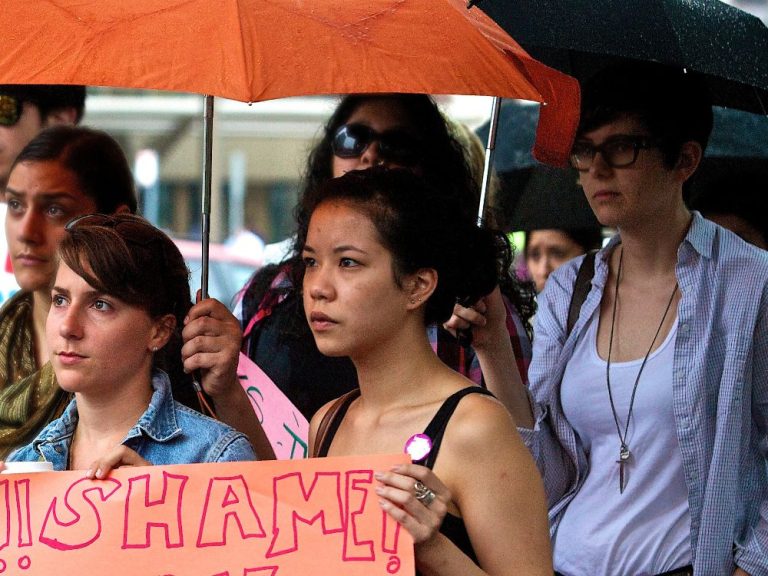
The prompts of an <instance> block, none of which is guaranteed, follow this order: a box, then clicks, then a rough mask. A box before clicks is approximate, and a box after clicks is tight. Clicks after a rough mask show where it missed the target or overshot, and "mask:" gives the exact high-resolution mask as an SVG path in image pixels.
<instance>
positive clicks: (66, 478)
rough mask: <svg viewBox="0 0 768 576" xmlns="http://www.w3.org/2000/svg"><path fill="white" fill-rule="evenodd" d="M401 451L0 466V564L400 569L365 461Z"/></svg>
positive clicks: (262, 575)
mask: <svg viewBox="0 0 768 576" xmlns="http://www.w3.org/2000/svg"><path fill="white" fill-rule="evenodd" d="M407 460H408V458H407V456H406V455H396V456H356V457H348V458H314V459H307V460H303V461H296V462H289V461H277V460H275V461H265V462H237V463H226V464H187V465H178V466H148V467H140V468H123V469H120V470H116V471H114V472H113V473H112V475H111V477H110V478H109V479H107V480H101V481H93V480H88V479H86V478H83V475H82V472H44V473H37V474H7V475H2V476H0V574H14V575H24V574H29V575H30V576H32V575H46V576H47V575H53V574H56V575H57V576H70V575H71V576H75V575H77V576H80V575H81V574H84V573H87V574H109V576H257V575H258V576H304V575H306V574H318V575H322V574H328V575H337V574H343V575H349V576H369V575H370V576H389V575H397V576H400V575H402V576H409V575H413V574H414V560H413V544H412V540H411V538H410V535H409V534H408V533H407V532H406V531H405V530H402V529H401V528H400V527H399V525H398V524H397V523H396V522H394V521H393V520H391V519H390V518H389V516H387V515H386V514H385V513H384V512H383V511H382V510H381V508H380V507H379V505H378V498H377V496H376V493H375V492H374V489H375V486H376V481H375V480H374V479H373V473H374V471H376V470H384V469H388V468H389V467H391V466H393V465H395V464H397V463H402V462H407Z"/></svg>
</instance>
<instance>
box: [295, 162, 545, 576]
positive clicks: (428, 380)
mask: <svg viewBox="0 0 768 576" xmlns="http://www.w3.org/2000/svg"><path fill="white" fill-rule="evenodd" d="M299 221H300V232H299V234H300V236H299V239H300V240H301V245H303V250H302V258H303V262H304V266H305V273H304V280H303V299H304V307H305V311H306V316H307V320H308V322H309V324H310V328H311V330H312V333H313V335H314V337H315V341H316V343H317V346H318V348H319V350H320V351H321V352H322V353H323V354H326V355H329V356H349V357H350V358H351V360H352V362H353V364H354V366H355V369H356V371H357V376H358V379H359V383H360V388H359V390H355V391H354V392H352V393H350V394H348V395H346V396H343V397H342V398H341V399H340V400H339V401H334V402H330V403H328V404H326V405H325V406H324V407H323V408H321V409H320V410H319V411H318V413H317V414H316V415H315V417H314V418H313V419H312V423H311V426H310V447H311V449H312V453H313V454H314V455H317V456H326V455H331V456H342V455H356V454H391V453H397V452H402V451H403V449H404V447H405V445H406V443H408V442H409V440H411V439H412V438H414V437H415V436H417V435H425V436H427V437H428V439H429V440H425V439H423V436H419V437H420V438H422V445H425V444H426V445H430V444H431V449H429V450H428V451H427V453H426V454H422V456H423V457H422V458H421V459H420V460H418V461H415V462H414V463H413V464H409V465H403V466H397V467H395V468H393V469H391V470H385V471H380V472H378V473H377V474H376V478H377V479H378V480H379V482H380V486H379V487H378V488H377V494H378V495H379V503H380V506H381V507H382V509H383V510H385V511H386V512H387V513H388V514H389V515H390V516H392V517H393V518H394V519H395V520H396V521H398V522H399V523H400V524H401V525H402V526H403V527H404V528H405V529H406V530H408V532H409V533H410V534H411V535H412V537H413V540H414V542H415V556H416V566H417V569H418V571H419V572H420V573H422V574H439V575H449V574H457V575H458V574H460V575H462V576H464V575H467V574H494V575H502V574H503V575H511V574H525V575H527V576H532V575H538V574H542V575H543V574H548V575H551V574H552V564H551V553H550V547H549V537H548V534H547V519H546V505H545V498H544V491H543V488H542V484H541V480H540V478H539V476H538V472H537V470H536V467H535V465H534V463H533V460H532V458H531V456H530V454H529V453H528V452H527V450H526V449H525V447H524V445H523V443H522V441H521V439H520V437H519V436H518V434H517V431H516V429H515V424H514V422H513V421H512V418H511V416H510V415H509V413H508V412H507V410H506V409H505V408H504V407H503V406H502V405H501V404H500V403H499V402H498V401H496V400H495V399H494V398H493V397H492V396H491V395H490V394H489V393H488V392H486V391H485V390H484V389H482V388H480V387H477V386H474V385H473V383H472V382H471V381H470V380H468V379H466V378H464V377H463V376H461V375H460V374H458V373H457V372H455V371H453V370H451V369H450V368H448V367H447V366H446V365H445V364H443V363H442V362H441V361H440V360H439V358H438V357H437V356H436V355H435V353H434V351H433V350H432V348H431V346H430V344H429V340H428V338H427V335H426V332H425V330H424V327H425V325H428V324H431V323H435V322H444V321H445V320H447V319H448V318H449V317H450V316H451V312H452V310H453V306H454V303H455V302H456V301H457V299H459V301H462V302H474V301H476V300H478V299H479V298H480V297H482V296H484V295H486V294H488V293H489V292H491V290H492V289H493V288H494V285H495V283H496V278H497V263H498V262H499V256H500V253H501V252H502V251H503V248H504V244H505V243H504V241H503V240H502V239H499V238H497V237H496V236H494V235H493V234H491V233H490V232H488V231H486V230H481V229H478V228H476V227H475V226H474V223H473V221H472V219H471V218H469V217H466V216H462V212H461V210H458V209H456V207H454V206H452V205H451V202H450V201H448V200H446V198H445V195H443V194H440V193H439V191H437V190H434V189H432V188H431V187H430V186H429V185H427V184H426V183H425V182H424V181H423V180H421V179H420V178H419V177H418V176H415V175H413V174H412V173H410V172H407V171H403V170H386V169H381V168H373V169H370V170H364V171H352V172H349V173H347V174H346V175H345V176H343V177H341V178H338V179H335V180H331V181H329V182H327V183H325V184H323V185H321V186H320V187H319V188H318V189H316V190H315V191H313V192H312V194H309V195H308V196H307V197H306V198H305V200H304V202H303V204H302V206H301V207H300V211H299ZM507 249H508V247H507Z"/></svg>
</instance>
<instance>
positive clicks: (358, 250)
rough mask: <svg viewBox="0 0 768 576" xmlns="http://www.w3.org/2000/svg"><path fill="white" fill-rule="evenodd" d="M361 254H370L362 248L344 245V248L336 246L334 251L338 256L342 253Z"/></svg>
mask: <svg viewBox="0 0 768 576" xmlns="http://www.w3.org/2000/svg"><path fill="white" fill-rule="evenodd" d="M348 251H352V252H360V254H368V252H366V251H365V250H363V249H362V248H358V247H357V246H352V245H351V244H344V245H343V246H336V248H334V249H333V252H334V254H338V253H340V252H348Z"/></svg>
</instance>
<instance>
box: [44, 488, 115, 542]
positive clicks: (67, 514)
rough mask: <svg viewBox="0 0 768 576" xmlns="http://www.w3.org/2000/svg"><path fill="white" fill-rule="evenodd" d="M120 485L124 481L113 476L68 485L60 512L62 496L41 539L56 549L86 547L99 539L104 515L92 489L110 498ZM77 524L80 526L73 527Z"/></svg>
mask: <svg viewBox="0 0 768 576" xmlns="http://www.w3.org/2000/svg"><path fill="white" fill-rule="evenodd" d="M120 486H121V484H120V482H118V481H117V480H114V479H112V478H107V479H106V480H99V481H98V482H93V481H92V480H88V479H87V478H82V479H80V480H78V481H76V482H75V483H74V484H72V485H71V486H70V487H69V488H67V491H66V493H65V494H64V498H63V507H62V510H61V511H60V513H59V511H58V509H59V506H58V500H59V499H58V498H54V499H53V500H52V501H51V504H50V506H49V507H48V512H46V514H45V520H44V521H43V529H42V531H41V533H40V542H42V543H43V544H47V545H48V546H50V547H51V548H55V549H56V550H75V549H78V548H85V547H86V546H88V545H89V544H91V543H93V542H95V541H96V540H97V539H98V537H99V535H100V534H101V517H100V516H99V510H98V508H97V507H96V505H95V504H94V502H93V500H92V493H96V494H97V495H98V497H99V498H100V499H101V501H102V502H106V501H107V499H109V497H110V496H112V495H113V494H114V493H115V492H116V491H117V489H118V488H120ZM73 527H76V529H74V530H70V528H73Z"/></svg>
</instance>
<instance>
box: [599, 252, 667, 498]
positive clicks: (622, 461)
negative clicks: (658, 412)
mask: <svg viewBox="0 0 768 576" xmlns="http://www.w3.org/2000/svg"><path fill="white" fill-rule="evenodd" d="M623 262H624V248H623V247H622V248H621V252H620V253H619V268H618V270H617V272H616V288H615V290H614V294H613V313H612V314H611V334H610V337H609V338H608V361H607V362H606V365H605V381H606V384H607V385H608V400H610V402H611V412H612V413H613V421H614V422H615V423H616V432H617V433H618V435H619V442H620V445H619V459H618V460H616V463H617V464H618V465H619V493H620V494H623V493H624V487H625V486H626V477H625V471H624V467H625V466H626V465H627V463H628V462H629V458H630V456H631V455H632V453H631V452H630V451H629V445H628V444H627V432H628V431H629V421H630V420H631V419H632V408H633V407H634V405H635V392H637V385H638V384H639V383H640V375H641V374H642V373H643V368H645V364H646V362H648V357H649V356H650V355H651V351H652V350H653V345H654V344H655V343H656V339H657V338H658V337H659V333H660V332H661V327H662V326H664V320H666V318H667V314H668V313H669V309H670V308H671V307H672V301H673V300H674V299H675V294H677V282H675V287H674V289H673V290H672V296H670V297H669V302H668V303H667V307H666V309H665V310H664V315H663V316H662V317H661V322H659V327H658V328H657V329H656V334H655V335H654V336H653V340H651V345H650V346H649V347H648V352H646V353H645V357H644V358H643V362H642V364H640V370H638V372H637V377H636V378H635V384H634V385H633V386H632V396H631V397H630V400H629V411H628V412H627V421H626V423H625V424H624V433H623V434H622V432H621V424H619V416H618V414H617V413H616V406H615V404H614V402H613V393H612V392H611V350H612V348H613V329H614V327H615V325H616V304H617V302H618V300H619V282H620V281H621V268H622V264H623Z"/></svg>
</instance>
